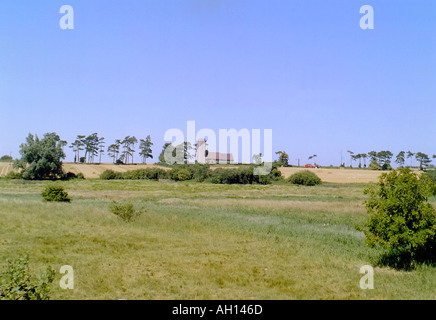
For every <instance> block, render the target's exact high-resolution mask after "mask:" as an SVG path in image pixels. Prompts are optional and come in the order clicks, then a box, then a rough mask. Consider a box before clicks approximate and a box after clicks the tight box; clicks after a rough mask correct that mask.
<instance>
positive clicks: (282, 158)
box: [276, 151, 289, 167]
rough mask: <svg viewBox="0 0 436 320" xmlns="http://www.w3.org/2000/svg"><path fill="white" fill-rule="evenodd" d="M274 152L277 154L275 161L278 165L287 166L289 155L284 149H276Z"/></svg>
mask: <svg viewBox="0 0 436 320" xmlns="http://www.w3.org/2000/svg"><path fill="white" fill-rule="evenodd" d="M276 154H278V155H279V160H278V161H277V163H278V164H279V165H280V166H283V167H287V166H288V165H289V155H288V154H287V153H286V152H285V151H277V152H276Z"/></svg>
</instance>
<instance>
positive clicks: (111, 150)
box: [69, 133, 153, 164]
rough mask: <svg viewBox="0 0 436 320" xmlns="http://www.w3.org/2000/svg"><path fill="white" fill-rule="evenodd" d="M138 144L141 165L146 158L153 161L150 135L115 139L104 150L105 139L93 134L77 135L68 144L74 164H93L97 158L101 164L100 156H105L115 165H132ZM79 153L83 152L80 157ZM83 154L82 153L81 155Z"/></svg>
mask: <svg viewBox="0 0 436 320" xmlns="http://www.w3.org/2000/svg"><path fill="white" fill-rule="evenodd" d="M138 143H139V151H140V152H139V156H140V157H141V159H142V162H143V163H146V162H147V159H148V158H151V159H153V154H152V153H153V150H152V149H151V147H152V146H153V142H152V141H151V137H150V135H148V136H147V137H146V138H145V139H139V141H138V139H137V138H136V137H135V136H127V137H125V138H124V139H116V140H115V142H114V143H112V144H111V145H109V146H108V147H107V149H106V150H105V138H104V137H101V138H100V137H99V136H98V133H93V134H90V135H88V136H86V135H77V138H76V140H75V141H74V142H72V143H71V144H70V146H69V147H70V148H72V150H73V151H74V162H75V163H77V162H79V163H95V159H96V158H97V157H98V159H99V161H98V163H101V157H102V155H103V154H104V153H105V152H107V154H108V155H109V156H110V157H111V158H112V159H113V163H116V164H128V163H132V164H133V163H134V154H135V152H136V150H135V147H136V145H137V144H138ZM81 152H85V153H84V155H83V156H82V157H81V156H80V155H81ZM82 154H83V153H82Z"/></svg>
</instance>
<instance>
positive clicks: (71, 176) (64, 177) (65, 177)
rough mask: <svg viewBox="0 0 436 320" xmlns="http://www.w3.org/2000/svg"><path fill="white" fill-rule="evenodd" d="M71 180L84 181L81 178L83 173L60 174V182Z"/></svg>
mask: <svg viewBox="0 0 436 320" xmlns="http://www.w3.org/2000/svg"><path fill="white" fill-rule="evenodd" d="M72 179H85V177H84V176H83V173H81V172H79V173H78V174H75V173H74V172H67V173H64V174H62V176H61V180H66V181H68V180H72Z"/></svg>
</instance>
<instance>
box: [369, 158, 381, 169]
mask: <svg viewBox="0 0 436 320" xmlns="http://www.w3.org/2000/svg"><path fill="white" fill-rule="evenodd" d="M368 168H369V169H371V170H382V169H383V168H382V166H381V165H379V163H378V162H377V160H372V161H371V163H370V164H369V167H368Z"/></svg>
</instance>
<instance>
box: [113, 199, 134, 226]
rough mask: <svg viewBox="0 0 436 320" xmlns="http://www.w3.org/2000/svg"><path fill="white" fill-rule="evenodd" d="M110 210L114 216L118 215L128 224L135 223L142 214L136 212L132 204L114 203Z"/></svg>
mask: <svg viewBox="0 0 436 320" xmlns="http://www.w3.org/2000/svg"><path fill="white" fill-rule="evenodd" d="M109 208H110V210H111V211H112V213H113V214H115V215H117V216H118V217H120V218H121V219H123V220H124V221H126V222H130V221H133V220H134V219H136V218H137V217H139V216H140V215H141V212H140V211H137V210H135V208H134V207H133V204H132V203H131V202H128V203H125V204H120V203H118V202H116V201H112V203H111V204H110V207H109Z"/></svg>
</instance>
